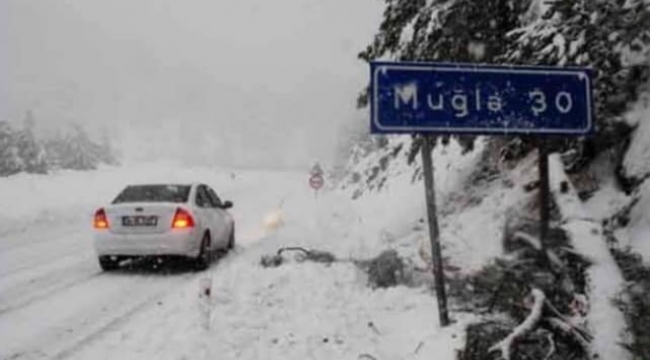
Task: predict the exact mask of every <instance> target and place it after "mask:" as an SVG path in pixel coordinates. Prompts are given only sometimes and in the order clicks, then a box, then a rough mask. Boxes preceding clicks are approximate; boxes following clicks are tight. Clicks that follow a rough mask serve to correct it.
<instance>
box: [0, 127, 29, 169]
mask: <svg viewBox="0 0 650 360" xmlns="http://www.w3.org/2000/svg"><path fill="white" fill-rule="evenodd" d="M24 169H25V164H24V162H23V161H22V159H21V158H20V156H19V154H18V147H17V146H16V135H15V131H14V129H13V128H12V127H11V125H10V124H9V123H8V122H6V121H0V176H9V175H13V174H16V173H19V172H21V171H23V170H24Z"/></svg>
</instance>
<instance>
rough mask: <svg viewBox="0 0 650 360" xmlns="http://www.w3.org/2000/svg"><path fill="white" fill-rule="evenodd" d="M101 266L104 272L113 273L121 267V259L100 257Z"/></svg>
mask: <svg viewBox="0 0 650 360" xmlns="http://www.w3.org/2000/svg"><path fill="white" fill-rule="evenodd" d="M99 266H100V267H101V268H102V270H104V271H113V270H115V269H117V268H118V267H120V261H119V259H113V258H112V257H111V256H100V257H99Z"/></svg>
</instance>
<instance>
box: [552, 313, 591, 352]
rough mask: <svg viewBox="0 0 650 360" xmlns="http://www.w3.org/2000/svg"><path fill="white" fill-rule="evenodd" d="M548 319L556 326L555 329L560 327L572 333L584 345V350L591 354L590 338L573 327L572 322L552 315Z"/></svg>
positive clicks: (563, 330)
mask: <svg viewBox="0 0 650 360" xmlns="http://www.w3.org/2000/svg"><path fill="white" fill-rule="evenodd" d="M545 320H546V321H548V323H549V324H550V325H551V326H552V327H554V328H555V329H558V330H560V331H562V332H564V333H565V334H568V335H570V336H571V337H573V338H574V339H575V340H576V341H577V342H578V343H579V344H580V346H581V347H582V350H583V351H584V352H585V353H586V354H589V340H587V339H586V338H585V337H584V336H583V335H582V334H581V333H580V331H578V330H576V328H575V327H573V326H572V325H571V324H569V323H568V322H566V321H564V320H561V319H560V318H556V317H552V318H548V319H545Z"/></svg>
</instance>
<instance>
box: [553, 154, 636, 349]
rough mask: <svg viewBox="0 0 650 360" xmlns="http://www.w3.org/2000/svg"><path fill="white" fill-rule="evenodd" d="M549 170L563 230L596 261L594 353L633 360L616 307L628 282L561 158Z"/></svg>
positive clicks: (591, 274)
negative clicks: (625, 344) (616, 300)
mask: <svg viewBox="0 0 650 360" xmlns="http://www.w3.org/2000/svg"><path fill="white" fill-rule="evenodd" d="M549 171H550V174H549V176H550V182H551V192H552V194H553V196H554V198H555V201H556V203H557V205H558V207H559V210H560V213H561V215H562V220H563V223H564V225H563V226H562V227H563V228H564V230H566V231H567V233H568V234H569V237H570V239H571V242H572V244H573V246H574V247H575V248H576V250H577V251H578V252H579V253H581V254H583V255H584V256H585V257H586V258H587V259H589V260H590V261H591V262H592V265H591V266H590V267H589V268H588V270H587V281H588V284H587V285H588V290H589V294H588V295H589V301H590V307H591V309H590V311H589V314H588V322H589V326H590V328H591V331H592V333H593V335H594V341H593V342H592V348H593V351H594V353H596V354H599V357H600V358H601V359H605V360H624V359H630V354H629V352H627V351H626V350H625V349H624V348H623V346H621V343H623V342H624V341H625V340H626V339H625V336H626V330H625V329H626V324H625V318H624V315H623V314H622V313H621V311H620V310H619V309H618V308H616V307H615V306H614V304H613V300H614V299H615V297H616V296H617V295H618V294H619V293H620V292H621V291H622V290H623V285H624V280H623V276H622V274H621V272H620V270H619V268H618V267H617V266H616V262H615V261H614V259H613V257H612V256H611V254H610V252H609V249H608V248H607V244H606V239H605V237H604V235H603V229H602V226H601V225H600V222H599V221H595V220H594V219H593V218H592V217H591V215H590V214H588V213H587V212H586V210H585V208H584V207H583V205H582V203H581V202H580V200H579V198H578V196H577V194H576V192H575V189H573V187H572V186H571V183H570V181H569V179H568V177H567V176H566V173H565V172H564V166H563V164H562V161H561V159H560V157H559V155H557V154H553V155H551V156H550V157H549ZM562 183H566V184H567V185H568V189H569V190H568V191H566V192H562V191H561V184H562Z"/></svg>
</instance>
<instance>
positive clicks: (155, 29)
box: [0, 0, 382, 167]
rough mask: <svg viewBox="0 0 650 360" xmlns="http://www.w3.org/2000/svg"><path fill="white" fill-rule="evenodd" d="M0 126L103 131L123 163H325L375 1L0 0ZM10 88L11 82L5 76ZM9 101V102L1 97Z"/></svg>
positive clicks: (352, 92) (356, 75) (360, 79)
mask: <svg viewBox="0 0 650 360" xmlns="http://www.w3.org/2000/svg"><path fill="white" fill-rule="evenodd" d="M0 2H1V7H0V16H2V17H3V18H2V19H0V20H2V24H8V26H6V25H5V26H4V28H3V29H2V31H0V44H2V45H0V46H1V47H0V51H1V52H0V54H2V56H1V57H0V69H2V71H3V72H4V74H3V73H0V76H2V77H1V78H0V79H3V81H2V82H3V83H4V86H5V87H6V88H5V89H4V90H0V91H5V92H6V94H2V93H0V98H1V99H3V100H4V99H8V100H6V101H5V102H4V103H0V106H1V109H0V111H1V112H0V117H1V118H2V119H11V120H13V121H20V119H22V118H23V117H24V115H25V112H26V111H27V110H32V111H33V113H34V116H35V118H36V120H37V122H38V126H39V127H41V128H44V129H53V128H57V127H59V126H60V125H61V124H63V123H65V122H70V121H74V122H79V123H83V124H84V125H86V126H87V127H88V128H90V129H92V130H93V131H95V132H98V131H107V132H109V133H110V134H111V135H112V137H113V138H114V139H116V141H118V142H119V144H120V146H121V148H122V150H123V152H124V155H125V156H126V157H127V158H129V159H136V160H143V159H155V158H170V157H176V158H180V159H187V158H188V157H193V155H194V154H198V155H199V158H198V159H199V161H200V162H209V163H225V164H235V165H247V166H260V165H265V166H269V167H274V166H282V167H286V166H289V167H295V166H306V165H307V164H311V162H312V161H313V160H315V159H319V160H321V161H323V162H325V163H328V162H331V160H332V155H333V153H334V147H335V145H336V143H337V140H338V139H337V136H338V135H339V131H338V130H339V129H340V128H341V126H342V125H343V124H345V123H346V122H351V121H359V120H360V116H359V113H358V112H356V111H355V109H354V106H355V98H356V95H357V92H358V91H359V89H361V88H362V87H363V86H364V84H365V82H366V78H367V71H366V67H365V65H364V64H363V63H361V62H360V61H359V60H357V59H356V54H357V53H358V52H359V50H361V49H362V48H363V47H364V46H365V44H366V43H368V42H369V41H370V40H371V39H372V34H373V32H374V30H375V28H376V26H377V23H378V21H379V19H380V11H381V5H382V4H381V2H379V1H377V0H327V1H322V0H275V1H269V0H230V1H224V0H191V1H190V0H56V1H52V0H0ZM4 79H6V80H4ZM1 95H4V96H1Z"/></svg>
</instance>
